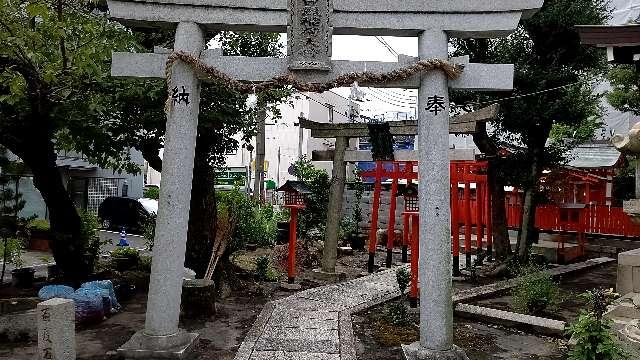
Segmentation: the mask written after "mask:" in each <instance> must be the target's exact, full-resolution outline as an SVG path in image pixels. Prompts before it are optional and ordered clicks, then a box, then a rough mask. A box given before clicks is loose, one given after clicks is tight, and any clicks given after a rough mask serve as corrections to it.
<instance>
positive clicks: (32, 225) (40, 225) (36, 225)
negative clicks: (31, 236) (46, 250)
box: [27, 219, 51, 232]
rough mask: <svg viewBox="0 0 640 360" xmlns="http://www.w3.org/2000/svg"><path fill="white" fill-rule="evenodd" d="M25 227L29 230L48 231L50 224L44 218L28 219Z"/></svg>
mask: <svg viewBox="0 0 640 360" xmlns="http://www.w3.org/2000/svg"><path fill="white" fill-rule="evenodd" d="M27 228H28V229H29V230H31V231H40V232H48V231H50V230H51V225H50V224H49V222H48V221H47V220H44V219H33V220H31V221H29V224H28V225H27Z"/></svg>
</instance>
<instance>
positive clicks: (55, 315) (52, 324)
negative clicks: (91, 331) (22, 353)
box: [37, 298, 76, 360]
mask: <svg viewBox="0 0 640 360" xmlns="http://www.w3.org/2000/svg"><path fill="white" fill-rule="evenodd" d="M37 312H38V360H75V358H76V338H75V336H76V313H75V306H74V302H73V300H69V299H60V298H53V299H50V300H47V301H45V302H41V303H39V304H38V307H37Z"/></svg>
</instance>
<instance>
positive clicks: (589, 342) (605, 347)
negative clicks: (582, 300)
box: [567, 290, 629, 360]
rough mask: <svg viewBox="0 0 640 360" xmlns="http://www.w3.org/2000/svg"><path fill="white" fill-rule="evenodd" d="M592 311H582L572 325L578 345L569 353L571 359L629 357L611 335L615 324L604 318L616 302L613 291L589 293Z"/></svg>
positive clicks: (594, 359)
mask: <svg viewBox="0 0 640 360" xmlns="http://www.w3.org/2000/svg"><path fill="white" fill-rule="evenodd" d="M583 296H585V297H587V298H588V300H589V303H590V307H591V310H590V311H588V312H584V311H583V312H582V313H581V314H580V316H579V317H578V319H577V320H576V321H575V322H574V323H573V324H571V326H570V327H569V329H568V330H567V333H568V334H569V335H570V336H572V337H573V339H574V340H575V342H576V344H575V346H574V347H573V348H572V349H571V351H570V352H569V359H571V360H622V359H628V358H629V357H628V355H627V354H626V353H625V352H624V351H623V350H622V348H621V347H620V345H619V344H618V343H617V342H616V340H615V338H614V336H613V335H612V333H611V321H610V320H608V319H604V318H603V314H604V312H605V311H606V308H607V305H609V304H610V303H611V300H612V299H613V292H612V291H611V290H610V291H605V290H594V291H589V292H587V293H586V294H585V295H583Z"/></svg>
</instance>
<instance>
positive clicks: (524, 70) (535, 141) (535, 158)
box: [453, 0, 608, 259]
mask: <svg viewBox="0 0 640 360" xmlns="http://www.w3.org/2000/svg"><path fill="white" fill-rule="evenodd" d="M606 4H607V2H606V1H604V0H547V1H545V3H544V6H543V7H542V9H541V10H540V11H539V12H538V13H537V14H536V15H534V16H533V17H532V18H530V19H527V20H524V21H523V22H522V23H521V25H520V26H519V28H518V30H517V31H516V32H515V33H514V34H512V35H511V36H509V37H508V38H505V39H497V40H456V41H454V48H455V49H456V51H455V53H456V55H457V54H467V55H470V57H471V60H472V61H480V62H488V63H514V64H515V67H516V72H515V91H514V93H512V94H507V95H504V96H503V97H512V96H515V98H507V99H502V101H501V114H500V116H499V118H498V119H497V121H495V122H494V123H492V125H493V129H494V130H493V131H492V132H490V133H488V132H487V131H486V129H485V131H483V132H481V133H480V134H477V135H475V136H474V140H475V142H476V144H477V145H478V147H479V148H480V150H481V151H483V152H484V153H485V154H487V155H488V156H489V159H490V173H489V182H490V186H491V189H492V194H493V196H494V206H493V208H494V212H493V214H492V218H493V220H494V223H495V224H496V225H497V226H496V231H497V233H496V236H495V237H496V250H497V252H498V257H499V258H502V259H505V258H507V257H508V256H509V254H510V249H509V242H508V236H507V235H506V226H504V219H505V217H506V216H505V214H504V210H503V209H502V204H504V202H503V200H504V190H503V189H504V185H506V184H510V185H514V186H516V187H518V188H519V189H522V190H523V191H524V202H523V203H524V209H523V219H522V231H521V232H520V236H519V239H518V249H517V255H518V257H520V258H525V257H526V256H527V253H528V251H527V249H528V247H529V246H530V244H531V243H532V242H533V240H534V239H535V237H536V232H535V229H534V224H535V208H536V205H537V204H538V203H539V201H540V199H539V193H538V190H539V181H540V177H541V175H542V172H543V170H545V169H549V168H553V167H556V166H559V165H561V164H563V163H564V162H565V161H566V160H567V159H566V155H565V154H566V153H567V150H568V149H570V148H571V147H572V146H575V144H576V143H577V141H573V140H572V141H555V142H554V141H549V139H550V137H551V134H552V132H553V131H554V129H556V131H559V130H562V129H570V130H565V131H566V132H570V133H572V134H573V133H574V132H576V130H577V129H587V130H586V131H587V132H590V131H592V130H593V129H594V128H597V126H596V125H593V124H594V123H597V120H596V119H598V118H599V116H600V115H601V110H600V108H599V105H598V104H599V101H598V100H599V97H598V95H597V94H595V93H594V91H593V90H592V85H593V84H594V82H595V81H596V79H595V77H596V76H598V75H599V74H601V73H602V72H603V71H604V70H605V69H606V62H605V59H604V57H603V54H602V52H601V51H600V50H598V49H595V48H589V47H583V46H582V45H581V44H580V37H579V35H578V33H577V31H576V29H575V26H576V25H583V24H602V23H604V21H605V20H606V19H607V17H608V11H607V7H606ZM549 89H553V90H551V91H549ZM525 94H532V95H528V96H522V95H525ZM501 98H502V97H496V96H495V95H486V94H479V95H471V94H456V96H455V97H454V98H453V99H454V100H455V102H458V103H466V102H469V101H471V104H473V105H475V106H471V107H480V106H482V105H485V104H487V103H493V102H495V101H500V100H501ZM581 131H583V130H581ZM592 136H593V133H591V134H582V138H583V139H585V138H591V137H592ZM563 140H564V139H563ZM505 149H506V150H508V155H507V154H504V151H503V150H505Z"/></svg>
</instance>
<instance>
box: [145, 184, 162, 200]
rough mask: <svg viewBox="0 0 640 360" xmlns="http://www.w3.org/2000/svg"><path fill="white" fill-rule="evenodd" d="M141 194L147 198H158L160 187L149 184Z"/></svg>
mask: <svg viewBox="0 0 640 360" xmlns="http://www.w3.org/2000/svg"><path fill="white" fill-rule="evenodd" d="M142 196H143V197H145V198H147V199H154V200H158V199H160V188H157V187H155V186H149V187H147V188H145V189H144V194H143V195H142Z"/></svg>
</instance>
